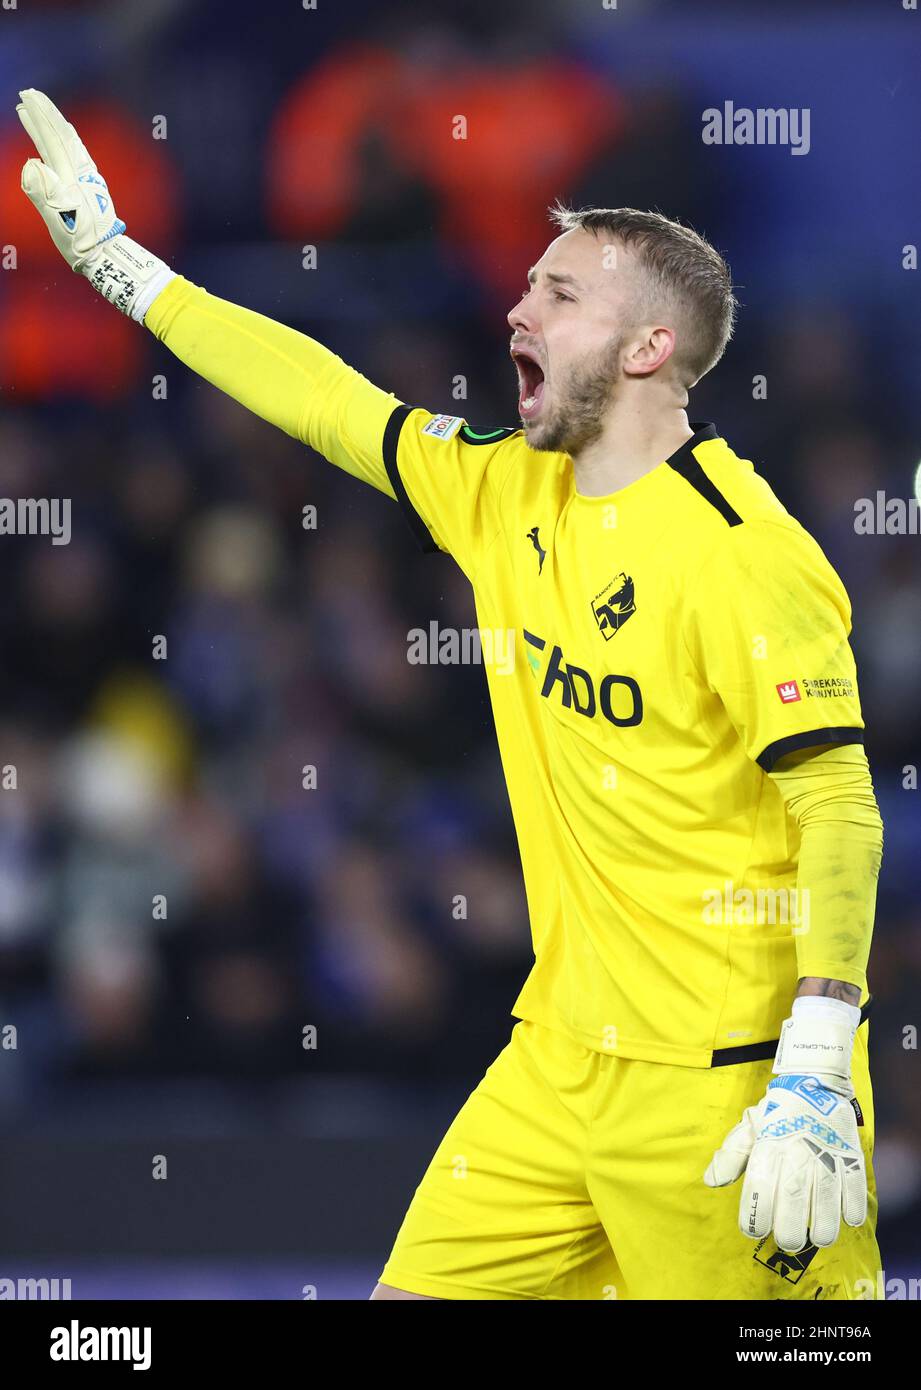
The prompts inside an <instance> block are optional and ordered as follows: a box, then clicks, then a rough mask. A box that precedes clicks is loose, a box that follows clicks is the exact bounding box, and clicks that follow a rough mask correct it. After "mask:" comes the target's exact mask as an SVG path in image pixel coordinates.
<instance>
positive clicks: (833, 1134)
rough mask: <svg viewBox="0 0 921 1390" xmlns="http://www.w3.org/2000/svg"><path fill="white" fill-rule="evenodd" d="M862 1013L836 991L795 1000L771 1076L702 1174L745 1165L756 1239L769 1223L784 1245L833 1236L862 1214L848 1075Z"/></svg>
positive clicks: (729, 1175) (715, 1176) (749, 1228)
mask: <svg viewBox="0 0 921 1390" xmlns="http://www.w3.org/2000/svg"><path fill="white" fill-rule="evenodd" d="M859 1022H860V1010H859V1009H857V1008H855V1007H853V1006H852V1005H850V1004H845V1003H843V1002H841V1001H839V1000H836V999H825V998H815V997H812V996H808V997H803V998H800V999H797V1000H795V1001H794V1004H793V1014H792V1017H791V1018H788V1019H787V1021H786V1022H785V1023H784V1025H783V1030H782V1032H781V1035H780V1042H779V1044H778V1047H777V1053H776V1056H775V1058H774V1071H775V1073H776V1076H775V1079H774V1080H773V1081H771V1082H770V1083H769V1085H768V1088H767V1092H766V1094H765V1096H764V1098H763V1100H761V1101H760V1102H759V1104H758V1105H755V1106H752V1107H751V1108H750V1109H748V1110H746V1111H745V1114H744V1116H743V1117H742V1120H741V1122H740V1123H739V1124H737V1125H736V1126H735V1128H734V1129H732V1130H731V1131H730V1132H729V1134H728V1135H727V1136H726V1138H725V1140H724V1141H723V1144H722V1146H721V1147H720V1148H719V1149H717V1151H716V1153H715V1154H714V1155H713V1158H712V1159H711V1161H710V1165H709V1167H708V1168H707V1171H706V1173H705V1174H704V1182H705V1183H706V1184H707V1186H708V1187H725V1186H727V1184H729V1183H733V1182H735V1181H736V1179H737V1178H739V1177H741V1175H742V1174H743V1173H744V1174H745V1180H744V1183H743V1185H742V1196H741V1200H740V1203H739V1227H740V1229H741V1231H742V1233H743V1235H747V1236H751V1237H752V1238H753V1239H756V1240H758V1239H761V1238H762V1237H763V1236H767V1235H770V1234H771V1232H773V1234H774V1239H775V1240H776V1242H777V1245H778V1246H779V1248H780V1249H781V1250H784V1251H786V1252H788V1253H789V1254H796V1253H797V1252H798V1251H800V1250H802V1249H803V1248H804V1247H805V1246H806V1245H807V1244H808V1243H809V1242H810V1241H811V1243H812V1244H813V1245H816V1246H819V1247H821V1246H827V1245H832V1244H833V1243H834V1242H835V1240H837V1238H838V1232H839V1230H840V1227H841V1217H842V1216H843V1217H844V1220H845V1222H846V1224H847V1225H848V1226H861V1225H862V1224H863V1222H864V1221H865V1220H866V1215H867V1175H866V1166H865V1164H864V1158H863V1151H862V1149H861V1147H860V1136H859V1134H858V1132H857V1112H855V1109H854V1105H853V1104H852V1102H853V1100H854V1088H853V1086H852V1085H851V1052H852V1050H853V1046H854V1035H855V1033H856V1031H857V1025H858V1024H859Z"/></svg>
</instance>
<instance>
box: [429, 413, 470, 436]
mask: <svg viewBox="0 0 921 1390" xmlns="http://www.w3.org/2000/svg"><path fill="white" fill-rule="evenodd" d="M463 423H464V422H463V420H462V419H461V417H460V416H459V415H433V416H432V418H431V420H429V422H428V424H426V425H423V426H422V433H423V434H431V435H434V437H435V438H436V439H450V438H451V436H452V434H456V433H457V431H458V430H459V429H460V427H461V425H462V424H463Z"/></svg>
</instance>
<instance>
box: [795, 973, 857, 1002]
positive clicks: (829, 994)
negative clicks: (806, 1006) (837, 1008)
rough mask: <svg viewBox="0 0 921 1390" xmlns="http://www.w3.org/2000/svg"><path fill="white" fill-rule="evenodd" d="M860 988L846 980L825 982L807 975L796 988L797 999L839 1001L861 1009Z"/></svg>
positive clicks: (816, 976)
mask: <svg viewBox="0 0 921 1390" xmlns="http://www.w3.org/2000/svg"><path fill="white" fill-rule="evenodd" d="M860 993H861V991H860V986H859V985H851V984H848V982H847V981H846V980H825V979H822V978H821V977H820V976H818V975H805V976H804V977H803V978H802V979H801V980H800V982H799V984H798V985H797V988H796V997H797V999H806V998H810V997H811V998H820V999H838V1000H840V1001H841V1003H842V1004H853V1005H854V1006H855V1007H856V1008H859V1007H860Z"/></svg>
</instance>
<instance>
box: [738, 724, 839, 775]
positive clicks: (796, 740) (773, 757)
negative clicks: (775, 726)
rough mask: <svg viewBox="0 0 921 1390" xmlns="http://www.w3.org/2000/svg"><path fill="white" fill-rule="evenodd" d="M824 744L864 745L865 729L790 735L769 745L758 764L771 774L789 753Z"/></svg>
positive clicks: (820, 730)
mask: <svg viewBox="0 0 921 1390" xmlns="http://www.w3.org/2000/svg"><path fill="white" fill-rule="evenodd" d="M824 743H863V729H856V728H854V729H851V728H846V727H844V726H843V725H842V726H841V727H840V728H835V729H810V731H809V732H808V733H806V734H790V735H789V736H788V737H787V738H778V739H776V740H775V741H774V742H773V743H769V744H768V746H767V748H765V750H764V752H763V753H761V754H759V756H758V759H757V763H758V766H759V767H763V768H764V770H765V772H770V771H771V769H772V768H773V767H774V766H775V764H776V763H778V762H779V761H780V759H781V758H785V757H786V756H787V754H788V753H799V752H800V750H801V749H803V748H818V747H819V746H820V745H821V744H824Z"/></svg>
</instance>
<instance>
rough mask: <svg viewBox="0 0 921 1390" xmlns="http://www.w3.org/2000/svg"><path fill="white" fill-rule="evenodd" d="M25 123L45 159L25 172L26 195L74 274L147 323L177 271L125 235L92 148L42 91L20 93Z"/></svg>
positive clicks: (31, 161)
mask: <svg viewBox="0 0 921 1390" xmlns="http://www.w3.org/2000/svg"><path fill="white" fill-rule="evenodd" d="M19 96H20V103H19V105H18V106H17V107H16V112H17V114H18V116H19V119H20V120H21V121H22V124H23V125H24V127H25V129H26V132H27V134H28V135H29V136H30V137H31V139H32V141H33V143H34V145H35V148H36V149H37V150H38V153H39V154H40V155H41V158H40V159H29V160H27V161H26V163H25V165H24V166H23V171H22V190H23V192H24V193H25V194H26V196H27V197H28V198H29V199H31V201H32V202H33V203H34V204H35V206H36V207H37V208H38V211H39V212H40V213H41V215H42V217H43V218H44V219H45V223H46V225H47V227H48V230H49V232H50V233H51V238H52V240H53V241H54V244H55V246H56V247H57V248H58V250H59V251H60V253H61V255H62V256H63V257H64V259H65V261H66V262H67V264H68V265H69V266H70V268H71V270H75V271H78V272H79V274H81V275H85V276H86V278H87V279H88V280H89V282H90V284H91V285H92V286H93V288H94V289H96V290H98V291H99V293H100V294H101V295H102V297H103V298H104V299H107V300H108V301H109V303H110V304H114V305H115V307H116V308H117V309H120V310H121V312H122V313H123V314H127V315H128V316H129V317H130V318H133V319H135V320H136V321H137V322H138V323H143V321H144V315H145V314H146V313H147V310H148V309H149V308H150V306H151V304H152V303H153V301H154V299H155V298H156V297H157V295H158V294H159V293H160V291H161V290H162V289H163V288H164V287H165V286H166V285H167V284H168V283H169V281H170V280H171V279H172V278H173V274H174V272H173V271H172V270H170V268H169V266H168V265H166V264H165V262H164V261H161V260H159V259H158V258H157V257H156V256H154V255H151V253H150V252H149V251H145V249H144V247H143V246H139V245H138V244H137V242H136V241H132V240H131V238H130V237H128V236H125V224H124V222H122V221H121V219H120V218H119V217H118V215H117V214H116V212H115V208H114V206H113V204H112V197H111V194H110V193H109V189H108V186H107V184H106V181H105V179H104V178H103V177H102V175H101V174H100V172H99V170H98V169H97V168H96V165H95V164H94V163H93V161H92V159H91V158H90V156H89V153H88V151H87V148H86V146H85V145H84V143H83V141H82V140H81V139H80V137H79V135H78V134H77V132H76V131H75V130H74V128H73V126H72V125H71V124H70V122H69V121H67V120H65V119H64V117H63V116H62V115H61V113H60V111H59V110H58V108H57V107H56V106H55V104H54V102H53V101H50V100H49V98H48V97H46V96H45V94H44V92H37V91H35V90H34V88H28V89H27V90H26V91H24V92H20V93H19Z"/></svg>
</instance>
